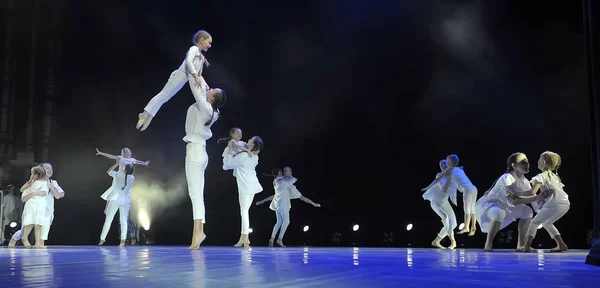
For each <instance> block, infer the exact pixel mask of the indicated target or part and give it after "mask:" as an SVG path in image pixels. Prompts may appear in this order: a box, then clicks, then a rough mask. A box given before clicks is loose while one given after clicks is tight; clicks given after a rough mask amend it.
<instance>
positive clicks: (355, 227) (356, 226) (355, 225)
mask: <svg viewBox="0 0 600 288" xmlns="http://www.w3.org/2000/svg"><path fill="white" fill-rule="evenodd" d="M358 228H360V226H358V224H354V226H352V230H353V231H358Z"/></svg>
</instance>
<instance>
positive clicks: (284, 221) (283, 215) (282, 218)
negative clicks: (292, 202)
mask: <svg viewBox="0 0 600 288" xmlns="http://www.w3.org/2000/svg"><path fill="white" fill-rule="evenodd" d="M275 215H276V216H277V223H275V226H274V227H273V233H271V238H275V235H277V231H279V239H283V235H284V234H285V230H287V228H288V226H289V225H290V209H282V208H279V209H278V210H276V211H275ZM280 229H281V230H280Z"/></svg>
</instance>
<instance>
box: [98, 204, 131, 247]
mask: <svg viewBox="0 0 600 288" xmlns="http://www.w3.org/2000/svg"><path fill="white" fill-rule="evenodd" d="M129 207H130V205H129V203H119V201H110V202H108V207H107V208H106V218H105V219H104V226H103V227H102V234H100V240H102V241H105V240H106V235H108V231H109V230H110V225H111V224H112V221H113V219H114V218H115V214H117V210H118V211H119V223H120V224H121V240H126V239H127V220H128V219H129Z"/></svg>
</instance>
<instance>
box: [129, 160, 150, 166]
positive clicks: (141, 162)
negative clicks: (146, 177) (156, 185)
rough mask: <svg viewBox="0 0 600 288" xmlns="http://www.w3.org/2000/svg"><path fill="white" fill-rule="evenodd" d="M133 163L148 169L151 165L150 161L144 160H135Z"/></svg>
mask: <svg viewBox="0 0 600 288" xmlns="http://www.w3.org/2000/svg"><path fill="white" fill-rule="evenodd" d="M132 163H133V164H137V165H144V166H146V167H148V165H149V164H150V160H146V161H142V160H137V159H134V160H133V161H132Z"/></svg>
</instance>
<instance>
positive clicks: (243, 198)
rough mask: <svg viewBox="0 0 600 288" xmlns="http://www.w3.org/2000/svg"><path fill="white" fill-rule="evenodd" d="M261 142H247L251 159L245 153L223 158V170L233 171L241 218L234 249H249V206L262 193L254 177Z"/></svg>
mask: <svg viewBox="0 0 600 288" xmlns="http://www.w3.org/2000/svg"><path fill="white" fill-rule="evenodd" d="M263 146H264V145H263V141H262V139H260V137H258V136H254V137H252V138H250V140H248V143H247V144H246V148H248V150H250V151H251V152H252V154H253V155H252V157H250V155H248V153H245V152H239V153H238V154H235V155H233V156H227V157H225V158H223V170H234V171H235V174H234V175H235V179H236V181H237V186H238V193H239V197H238V198H239V202H240V215H241V217H242V229H241V230H242V231H241V235H240V240H239V241H238V243H237V244H235V245H234V246H235V247H241V246H244V248H246V249H247V248H249V247H250V239H249V237H248V234H249V233H250V214H249V212H250V206H252V200H254V195H255V194H257V193H260V192H262V191H263V187H262V186H261V185H260V183H259V182H258V177H257V176H256V166H257V165H258V153H260V150H262V148H263Z"/></svg>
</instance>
